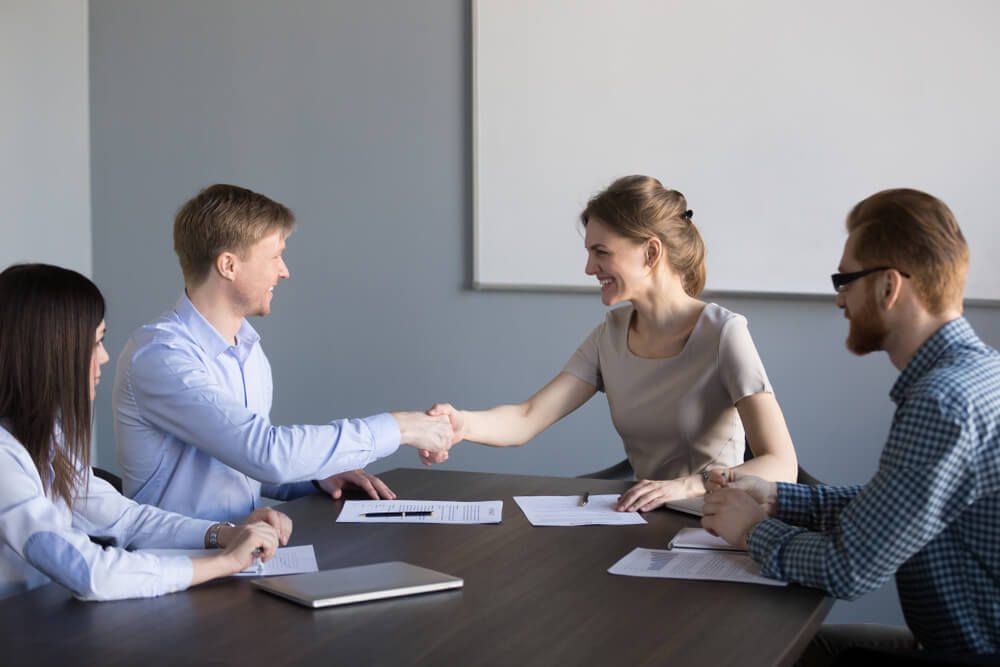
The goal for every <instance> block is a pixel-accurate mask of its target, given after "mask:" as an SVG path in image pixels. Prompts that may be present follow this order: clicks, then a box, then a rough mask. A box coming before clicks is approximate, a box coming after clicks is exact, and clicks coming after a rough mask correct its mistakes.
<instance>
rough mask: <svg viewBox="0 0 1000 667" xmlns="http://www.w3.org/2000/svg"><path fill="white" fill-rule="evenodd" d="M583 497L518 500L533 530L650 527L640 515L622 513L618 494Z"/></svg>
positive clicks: (533, 497)
mask: <svg viewBox="0 0 1000 667" xmlns="http://www.w3.org/2000/svg"><path fill="white" fill-rule="evenodd" d="M581 498H582V496H514V502H516V503H517V506H518V507H520V508H521V511H522V512H524V516H526V517H527V518H528V521H530V522H531V525H532V526H591V525H599V526H631V525H636V524H641V523H647V522H646V520H645V519H643V518H642V515H641V514H639V513H638V512H619V511H617V510H615V506H617V505H618V494H617V493H606V494H600V495H591V496H590V498H589V499H588V500H587V504H586V505H580V500H581Z"/></svg>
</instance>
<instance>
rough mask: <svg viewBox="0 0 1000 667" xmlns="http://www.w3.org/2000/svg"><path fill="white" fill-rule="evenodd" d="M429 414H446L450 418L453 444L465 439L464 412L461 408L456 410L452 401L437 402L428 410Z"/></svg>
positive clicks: (436, 415) (437, 415) (433, 415)
mask: <svg viewBox="0 0 1000 667" xmlns="http://www.w3.org/2000/svg"><path fill="white" fill-rule="evenodd" d="M427 414H428V415H430V416H432V417H439V416H442V415H444V416H445V417H447V418H448V421H449V423H450V424H451V433H452V439H451V444H453V445H454V444H457V443H459V442H461V441H462V440H464V439H465V417H464V416H463V415H462V412H461V411H460V410H456V409H455V406H453V405H452V404H451V403H435V404H434V406H433V407H432V408H431V409H430V410H428V411H427Z"/></svg>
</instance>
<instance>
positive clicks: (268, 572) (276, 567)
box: [139, 544, 319, 577]
mask: <svg viewBox="0 0 1000 667" xmlns="http://www.w3.org/2000/svg"><path fill="white" fill-rule="evenodd" d="M139 553H146V554H156V555H158V556H187V557H189V558H206V557H211V556H217V555H218V554H219V550H218V549H140V550H139ZM318 571H319V567H318V566H317V564H316V551H315V550H314V549H313V545H311V544H306V545H303V546H301V547H278V549H277V551H275V552H274V555H273V556H271V560H269V561H267V562H266V563H259V567H254V566H253V565H251V566H250V567H248V568H247V569H245V570H243V571H241V572H237V573H236V574H234V575H232V576H234V577H273V576H275V575H278V574H302V573H303V572H318Z"/></svg>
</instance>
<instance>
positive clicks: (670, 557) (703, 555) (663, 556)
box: [608, 547, 788, 586]
mask: <svg viewBox="0 0 1000 667" xmlns="http://www.w3.org/2000/svg"><path fill="white" fill-rule="evenodd" d="M608 572H609V573H611V574H621V575H625V576H627V577H658V578H661V579H701V580H709V581H737V582H742V583H747V584H764V585H766V586H787V585H788V584H787V583H786V582H784V581H778V580H777V579H770V578H768V577H762V576H761V574H760V565H758V564H757V563H755V562H754V561H753V559H752V558H750V556H748V555H747V554H746V553H733V552H731V551H693V550H684V551H679V550H677V549H673V550H667V549H643V548H641V547H637V548H635V549H633V550H632V552H631V553H629V554H628V555H627V556H625V557H624V558H622V559H621V560H620V561H618V562H617V563H615V564H614V565H612V566H611V567H610V568H609V569H608Z"/></svg>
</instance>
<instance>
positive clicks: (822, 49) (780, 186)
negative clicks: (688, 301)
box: [473, 0, 1000, 299]
mask: <svg viewBox="0 0 1000 667" xmlns="http://www.w3.org/2000/svg"><path fill="white" fill-rule="evenodd" d="M998 34H1000V2H997V1H996V0H951V1H938V0H840V1H838V2H828V1H822V2H820V1H806V0H755V1H753V2H749V1H747V2H742V1H734V0H674V1H670V0H477V1H476V2H475V4H474V8H473V43H474V46H473V50H474V67H473V71H474V85H473V91H474V92H473V96H474V100H473V107H474V111H473V116H474V119H473V123H474V151H475V156H474V163H475V176H474V182H475V205H474V209H475V241H474V246H475V261H474V267H475V268H474V280H475V285H476V286H477V287H479V288H492V287H496V288H525V289H534V288H569V289H574V288H581V287H593V286H596V282H595V280H594V279H593V278H592V277H590V276H586V275H584V272H583V268H584V263H585V261H586V255H585V252H584V249H583V237H582V232H581V230H580V226H579V224H578V222H577V221H578V216H579V213H580V211H581V210H582V209H583V207H584V206H585V204H586V202H587V200H588V199H589V198H590V197H591V196H592V195H593V194H595V193H596V192H597V191H599V190H600V189H602V188H603V187H605V186H606V185H608V184H609V183H610V182H611V181H612V180H614V179H615V178H617V177H619V176H623V175H626V174H632V173H641V174H648V175H651V176H655V177H657V178H659V179H660V180H661V181H662V182H663V184H664V185H665V186H667V187H668V188H674V189H677V190H680V191H681V192H683V193H684V194H685V196H686V197H687V199H688V203H689V206H690V207H691V208H692V209H693V210H694V212H695V216H694V221H695V223H696V224H697V225H698V227H699V229H700V230H701V232H702V235H703V236H704V238H705V242H706V245H707V248H708V283H707V289H708V290H711V291H737V292H752V293H764V294H766V293H802V294H830V293H831V287H830V280H829V274H830V273H831V272H833V271H834V270H836V267H837V263H838V261H839V259H840V253H841V250H842V248H843V240H844V238H845V231H844V218H845V216H846V214H847V212H848V210H849V209H850V207H851V206H853V205H854V204H855V203H856V202H857V201H859V200H860V199H862V198H863V197H865V196H867V195H869V194H872V193H874V192H876V191H878V190H882V189H885V188H889V187H914V188H918V189H921V190H926V191H927V192H930V193H931V194H934V195H936V196H938V197H940V198H941V199H943V200H944V201H945V203H947V204H948V205H949V206H950V207H951V209H952V211H953V212H954V213H955V215H956V217H957V218H958V221H959V224H960V225H961V226H962V229H963V231H964V232H965V235H966V238H967V240H968V242H969V245H970V248H971V252H972V263H971V269H970V275H969V281H968V284H967V289H966V296H967V297H969V298H972V299H997V298H1000V265H998V263H997V262H996V261H994V257H996V255H997V252H996V251H997V250H998V249H1000V248H998V246H1000V242H998V234H996V233H994V232H993V224H994V218H995V217H996V211H997V198H996V196H995V193H996V192H997V191H998V189H1000V90H998V81H1000V39H998V38H997V35H998Z"/></svg>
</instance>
